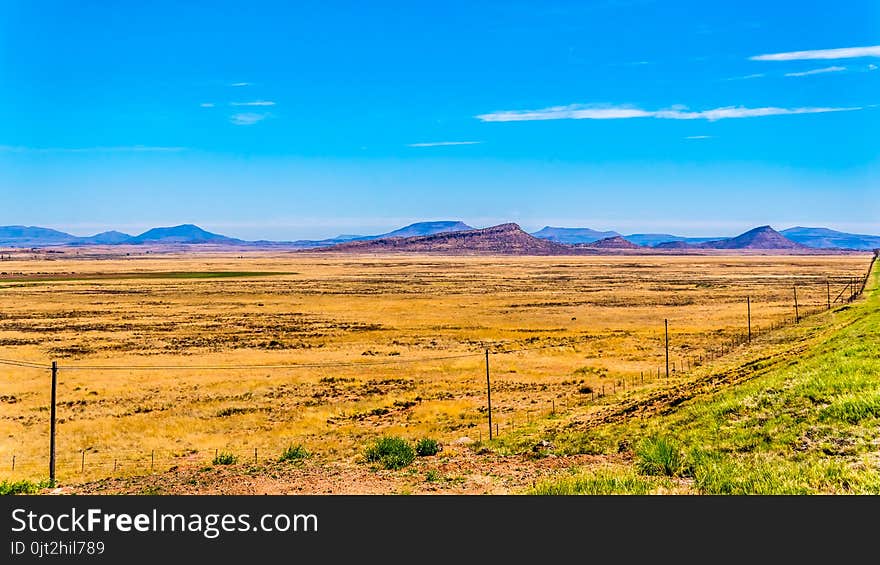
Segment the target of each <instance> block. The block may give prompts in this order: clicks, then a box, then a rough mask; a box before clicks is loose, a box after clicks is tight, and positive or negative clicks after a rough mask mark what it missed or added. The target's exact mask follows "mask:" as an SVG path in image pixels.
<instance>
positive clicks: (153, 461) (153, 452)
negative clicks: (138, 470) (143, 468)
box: [150, 449, 156, 471]
mask: <svg viewBox="0 0 880 565" xmlns="http://www.w3.org/2000/svg"><path fill="white" fill-rule="evenodd" d="M155 465H156V450H155V449H151V450H150V471H152V470H153V467H154V466H155Z"/></svg>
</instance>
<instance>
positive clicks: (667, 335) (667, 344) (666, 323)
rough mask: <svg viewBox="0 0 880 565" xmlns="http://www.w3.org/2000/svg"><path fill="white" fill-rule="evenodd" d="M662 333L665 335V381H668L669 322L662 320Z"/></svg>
mask: <svg viewBox="0 0 880 565" xmlns="http://www.w3.org/2000/svg"><path fill="white" fill-rule="evenodd" d="M663 328H664V333H665V335H666V379H667V380H668V379H669V320H663Z"/></svg>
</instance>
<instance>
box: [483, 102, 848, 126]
mask: <svg viewBox="0 0 880 565" xmlns="http://www.w3.org/2000/svg"><path fill="white" fill-rule="evenodd" d="M861 109H862V108H861V107H852V108H829V107H806V108H777V107H773V106H768V107H763V108H746V107H744V106H725V107H723V108H714V109H712V110H701V111H689V110H687V108H686V107H684V106H672V107H670V108H668V109H664V110H642V109H641V108H636V107H633V106H589V105H584V104H572V105H569V106H553V107H551V108H543V109H540V110H508V111H501V112H491V113H489V114H480V115H478V116H475V117H476V118H477V119H478V120H480V121H483V122H528V121H536V120H614V119H626V118H662V119H667V120H709V121H715V120H723V119H730V118H756V117H762V116H783V115H790V114H821V113H825V112H845V111H851V110H861Z"/></svg>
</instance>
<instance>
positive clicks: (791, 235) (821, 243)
mask: <svg viewBox="0 0 880 565" xmlns="http://www.w3.org/2000/svg"><path fill="white" fill-rule="evenodd" d="M779 233H781V234H782V235H784V236H785V237H787V238H788V239H790V240H792V241H796V242H798V243H800V244H803V245H806V246H808V247H816V248H819V249H827V248H835V247H837V248H841V249H866V250H870V249H880V236H877V235H862V234H855V233H845V232H840V231H835V230H830V229H828V228H804V227H800V226H797V227H793V228H788V229H787V230H782V231H781V232H779Z"/></svg>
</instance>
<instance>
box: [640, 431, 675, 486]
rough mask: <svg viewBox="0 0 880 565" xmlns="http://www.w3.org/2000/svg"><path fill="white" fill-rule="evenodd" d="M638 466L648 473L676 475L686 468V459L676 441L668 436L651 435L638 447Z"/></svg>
mask: <svg viewBox="0 0 880 565" xmlns="http://www.w3.org/2000/svg"><path fill="white" fill-rule="evenodd" d="M636 468H638V470H639V472H641V473H644V474H646V475H666V476H667V477H674V476H676V475H680V474H681V473H682V471H684V469H685V459H684V456H683V455H682V452H681V449H680V448H679V446H678V444H677V443H675V441H673V440H671V439H669V438H666V437H661V436H657V437H650V438H645V439H643V440H642V441H641V443H640V444H639V446H638V448H637V449H636Z"/></svg>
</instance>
